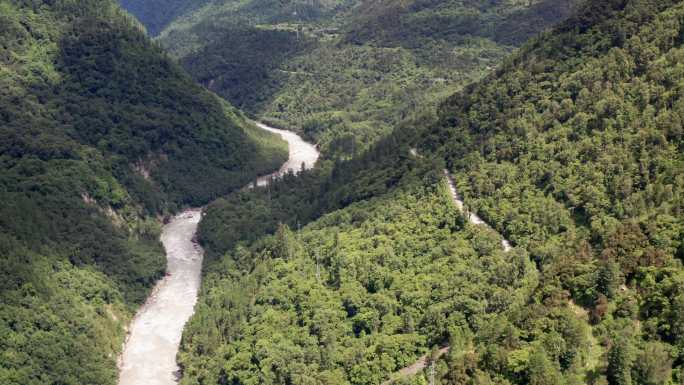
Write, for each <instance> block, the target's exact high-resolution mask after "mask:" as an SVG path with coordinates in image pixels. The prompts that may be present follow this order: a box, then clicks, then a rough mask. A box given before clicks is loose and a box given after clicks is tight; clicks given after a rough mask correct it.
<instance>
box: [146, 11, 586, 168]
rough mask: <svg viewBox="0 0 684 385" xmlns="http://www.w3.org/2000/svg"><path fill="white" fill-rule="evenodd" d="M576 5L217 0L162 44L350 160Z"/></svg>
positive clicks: (180, 23)
mask: <svg viewBox="0 0 684 385" xmlns="http://www.w3.org/2000/svg"><path fill="white" fill-rule="evenodd" d="M575 3H576V1H574V0H541V1H506V2H492V1H467V2H466V1H401V2H397V1H369V2H361V1H352V0H346V1H329V2H309V1H306V2H304V1H302V2H300V1H268V0H249V1H223V2H222V1H216V2H212V3H210V4H207V5H206V6H204V7H202V8H200V9H198V10H196V11H195V12H189V13H187V14H186V15H184V16H181V17H179V18H178V19H177V20H175V21H174V22H172V23H170V24H169V26H168V27H167V28H166V29H165V30H164V31H163V32H162V33H161V34H160V36H159V39H158V41H159V42H160V43H161V44H162V45H163V46H164V47H165V48H167V49H168V50H169V52H170V53H171V54H172V55H173V56H174V57H176V58H177V59H179V60H180V62H181V64H182V65H183V66H184V67H185V68H186V69H187V70H188V72H189V73H190V74H191V75H192V76H193V77H194V78H195V79H196V80H197V81H199V82H200V83H201V84H203V85H205V86H206V87H208V88H209V89H211V90H213V91H215V92H217V93H218V94H220V95H221V96H223V97H225V98H226V99H227V100H229V101H230V102H231V103H232V104H234V105H236V106H238V107H240V108H241V109H243V110H245V111H247V112H248V113H249V114H251V115H254V116H256V117H258V118H259V119H262V120H264V121H267V122H269V123H271V124H273V125H276V126H281V127H286V128H290V129H292V130H295V131H297V132H299V133H302V134H304V135H305V136H306V137H307V138H308V139H309V140H311V141H313V142H316V143H319V144H320V145H321V149H322V152H323V155H324V156H326V157H328V158H330V159H334V158H336V157H342V158H348V157H350V156H352V155H353V154H355V153H357V154H358V153H361V152H362V151H363V150H364V149H367V148H368V146H369V145H370V144H372V143H373V142H375V141H377V140H378V139H379V138H381V137H382V136H385V135H387V134H388V133H389V132H390V131H391V130H392V127H394V126H396V125H397V124H398V123H399V122H400V121H402V120H404V119H406V118H408V117H411V116H413V115H416V114H417V115H421V114H424V111H432V110H433V109H434V107H435V106H436V105H437V103H438V102H439V101H441V100H443V99H444V98H445V97H446V96H448V95H450V94H453V93H454V92H455V91H456V90H458V89H460V88H461V87H462V86H463V85H465V84H468V83H470V82H472V81H474V80H476V79H479V78H480V77H481V76H483V75H484V74H485V73H486V72H487V71H488V70H489V69H491V68H493V67H495V66H496V65H497V64H499V63H500V62H501V60H502V59H503V58H504V57H505V56H506V55H507V54H508V53H510V52H511V51H512V50H513V49H514V48H515V47H516V46H518V45H519V44H520V43H521V42H523V41H525V40H526V39H527V38H528V37H529V36H532V35H534V34H535V33H537V32H539V31H541V30H543V29H545V28H547V27H548V26H550V25H553V24H554V23H556V22H558V21H560V20H562V19H563V18H564V17H565V16H567V15H569V14H570V12H571V10H572V9H573V7H574V4H575ZM523 26H529V27H523Z"/></svg>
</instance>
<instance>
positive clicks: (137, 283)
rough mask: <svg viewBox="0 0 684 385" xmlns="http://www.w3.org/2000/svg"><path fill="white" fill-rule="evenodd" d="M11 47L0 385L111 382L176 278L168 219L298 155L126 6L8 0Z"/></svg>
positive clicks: (7, 47) (6, 46)
mask: <svg viewBox="0 0 684 385" xmlns="http://www.w3.org/2000/svg"><path fill="white" fill-rule="evenodd" d="M0 46H1V47H0V234H1V235H0V254H1V255H0V383H2V384H3V385H4V384H8V385H10V384H21V385H26V384H113V383H115V379H116V365H115V360H116V354H117V352H118V351H119V350H120V348H121V343H122V341H123V334H124V329H123V327H124V325H125V323H126V322H127V321H128V319H129V318H130V316H131V313H132V311H133V310H134V309H135V307H136V306H137V305H139V304H140V303H141V301H142V300H143V299H144V298H145V296H146V294H147V291H148V290H149V288H150V287H151V285H152V284H153V282H154V281H155V279H156V278H157V277H159V276H160V275H161V274H162V273H163V269H164V258H163V250H162V249H161V246H160V244H159V242H158V236H159V234H158V233H159V223H158V220H157V219H156V218H155V216H157V215H161V214H163V213H165V212H168V211H170V210H175V209H177V208H178V207H180V206H181V205H188V204H192V205H198V204H203V203H206V202H207V201H208V200H210V199H212V198H214V197H216V196H218V195H219V194H224V193H226V192H228V191H230V190H231V189H233V188H235V187H237V186H241V185H242V184H243V183H245V182H246V181H249V180H252V179H253V178H254V177H255V175H256V174H257V173H258V172H265V171H267V170H271V169H273V168H277V166H278V165H279V163H280V162H281V160H282V159H283V158H284V157H285V151H284V148H283V147H284V145H283V143H281V142H280V141H279V140H276V139H274V138H273V137H272V136H270V135H265V134H262V133H260V131H259V130H257V129H256V128H253V127H251V126H250V125H249V124H248V123H247V122H246V121H245V119H244V118H243V117H242V116H241V115H240V114H239V113H238V112H237V111H236V110H234V109H233V108H232V107H230V106H229V105H227V104H226V103H225V102H222V101H221V100H220V99H219V98H217V97H216V96H214V95H212V94H210V93H208V92H207V91H206V90H204V89H203V88H202V87H200V86H197V85H195V84H194V83H193V81H192V79H191V78H190V77H189V76H187V75H186V74H185V73H184V72H183V71H182V69H181V68H180V67H178V66H177V65H176V64H174V63H173V62H172V61H171V60H169V59H168V58H167V57H166V55H165V54H164V53H163V52H162V50H161V49H160V48H159V47H158V46H156V45H155V44H154V43H152V42H150V41H149V39H148V38H147V37H146V36H145V35H144V34H143V33H142V32H141V30H140V27H139V25H138V24H137V22H135V21H134V19H132V18H131V17H129V16H127V15H126V14H124V13H123V11H121V10H119V9H118V6H117V5H116V4H115V3H113V2H110V1H106V0H89V1H69V0H58V1H50V2H42V1H38V2H36V1H33V2H31V1H20V0H16V1H8V0H2V1H0ZM265 154H271V155H268V156H266V155H265Z"/></svg>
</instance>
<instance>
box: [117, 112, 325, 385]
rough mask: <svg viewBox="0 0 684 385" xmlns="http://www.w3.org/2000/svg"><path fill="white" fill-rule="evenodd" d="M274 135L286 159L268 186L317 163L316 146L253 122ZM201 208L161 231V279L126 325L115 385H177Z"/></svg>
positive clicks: (197, 268)
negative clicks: (284, 149)
mask: <svg viewBox="0 0 684 385" xmlns="http://www.w3.org/2000/svg"><path fill="white" fill-rule="evenodd" d="M257 125H258V126H259V127H260V128H262V129H264V130H267V131H270V132H273V133H276V134H279V135H280V136H282V137H283V139H284V140H286V141H287V143H288V145H289V153H290V154H289V159H288V160H287V162H285V164H283V166H282V167H281V168H280V170H278V171H277V172H275V173H273V174H270V175H266V176H262V177H260V178H258V180H257V184H258V185H259V186H264V185H267V184H268V183H269V182H270V181H271V178H272V177H274V176H279V175H282V174H284V173H286V172H288V170H290V169H292V170H293V171H294V172H295V173H297V172H298V171H300V170H301V167H302V164H304V165H305V168H311V167H313V165H314V164H315V163H316V160H318V156H319V153H318V151H317V150H316V147H315V146H313V145H312V144H310V143H307V142H305V141H304V140H303V139H302V138H300V137H299V136H298V135H296V134H294V133H292V132H290V131H285V130H279V129H275V128H272V127H268V126H266V125H264V124H260V123H258V124H257ZM201 218H202V209H200V208H195V209H189V210H186V211H184V212H182V213H180V214H178V215H176V216H175V217H174V218H173V219H172V220H171V221H170V222H169V223H168V224H166V225H165V226H164V228H163V231H162V236H161V241H162V243H163V244H164V248H165V250H166V259H167V268H166V271H167V273H166V276H165V277H164V278H163V279H161V280H160V281H159V282H157V284H156V286H155V287H154V289H153V291H152V294H150V296H149V297H148V299H147V301H146V302H145V304H144V305H143V306H142V307H141V308H140V310H139V311H138V313H137V314H136V316H135V318H134V319H133V321H132V322H131V324H130V326H129V333H128V337H127V339H126V342H125V345H124V350H123V353H122V354H121V356H120V357H119V385H173V384H176V383H177V382H178V379H179V368H178V365H177V363H176V354H177V353H178V348H179V345H180V340H181V336H182V334H183V328H184V326H185V323H186V322H187V321H188V319H190V317H191V316H192V314H193V313H194V307H195V303H196V302H197V294H198V292H199V288H200V283H201V280H202V257H203V254H204V252H203V250H202V248H201V247H200V246H199V245H198V244H197V243H196V242H195V241H194V239H195V233H196V232H197V226H198V224H199V222H200V219H201Z"/></svg>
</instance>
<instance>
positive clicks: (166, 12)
mask: <svg viewBox="0 0 684 385" xmlns="http://www.w3.org/2000/svg"><path fill="white" fill-rule="evenodd" d="M120 3H121V6H122V7H123V8H125V9H126V10H127V11H128V12H130V13H131V14H133V15H134V16H135V17H136V18H137V19H138V20H140V21H141V22H142V23H143V24H144V25H145V27H146V29H147V32H148V33H149V34H150V35H151V36H156V35H158V34H159V33H160V32H161V31H163V30H164V28H165V27H166V26H167V25H169V23H171V22H172V21H174V20H175V19H177V18H178V17H180V16H182V15H184V14H186V13H189V12H192V11H194V10H196V9H197V8H200V7H201V6H202V5H204V4H207V3H209V0H195V1H186V0H176V1H170V0H153V1H150V0H121V1H120Z"/></svg>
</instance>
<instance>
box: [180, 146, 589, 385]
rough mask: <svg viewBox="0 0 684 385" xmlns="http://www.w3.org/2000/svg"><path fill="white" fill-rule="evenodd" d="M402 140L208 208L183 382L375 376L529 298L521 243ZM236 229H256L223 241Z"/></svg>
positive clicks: (467, 335)
mask: <svg viewBox="0 0 684 385" xmlns="http://www.w3.org/2000/svg"><path fill="white" fill-rule="evenodd" d="M402 150H404V151H403V153H404V154H408V147H406V146H404V145H397V144H396V142H393V141H392V140H387V141H384V142H382V143H381V144H380V145H379V146H377V147H376V148H375V149H374V151H373V153H371V154H367V155H366V157H365V158H364V159H363V160H358V161H355V162H353V163H349V164H345V165H340V166H339V167H338V169H337V172H335V173H333V174H332V175H331V176H330V177H329V178H328V179H326V181H325V182H323V183H320V184H319V185H317V186H315V187H313V188H312V187H310V186H311V185H310V184H309V183H307V182H300V181H298V180H297V179H296V178H286V179H285V180H284V181H282V182H279V183H276V184H275V185H273V186H272V188H271V189H270V190H269V189H266V188H264V189H260V190H257V191H255V192H253V193H240V194H238V195H237V196H231V197H228V198H226V199H224V200H219V201H218V202H216V203H214V204H212V205H211V206H210V207H208V210H207V217H206V219H205V220H204V221H203V222H202V225H201V226H202V228H201V233H200V236H201V239H202V242H203V244H205V245H206V246H207V247H208V251H209V252H210V258H209V259H208V264H207V268H206V271H207V275H206V279H205V283H204V285H203V286H204V289H203V293H202V295H201V296H200V302H199V304H198V308H197V312H196V315H195V316H194V317H193V319H192V320H191V322H190V323H189V324H188V327H187V328H186V332H185V334H184V337H183V342H182V351H181V354H180V363H181V365H182V367H183V373H184V377H183V379H182V383H183V384H195V383H204V384H220V383H232V384H248V383H254V382H261V383H266V384H288V383H298V384H300V383H304V384H306V383H311V384H314V383H315V384H380V383H381V382H382V381H383V380H385V379H387V378H388V377H389V375H390V374H391V373H392V372H394V371H396V370H398V369H399V368H401V367H403V366H406V365H409V364H410V363H412V362H413V361H415V359H416V358H417V357H418V356H420V355H421V354H423V353H425V352H427V351H429V350H430V347H431V346H433V345H441V344H446V343H452V344H460V343H462V344H465V345H464V346H467V345H468V344H470V342H469V340H470V339H471V338H472V333H473V332H472V331H471V329H470V327H473V326H474V325H477V327H478V328H483V329H485V330H490V331H491V330H492V329H496V325H497V324H498V322H500V320H499V317H505V315H506V314H509V313H510V314H516V313H517V312H520V311H521V310H522V309H523V308H524V307H525V306H526V303H527V301H528V298H529V296H530V295H531V293H532V291H533V290H534V288H535V287H536V282H537V272H536V269H535V267H534V264H533V263H532V262H531V261H530V259H529V257H528V256H527V255H526V254H525V252H524V250H514V251H512V252H509V253H505V252H504V251H503V250H502V249H501V247H500V242H501V238H500V237H499V236H498V235H497V234H495V233H493V232H492V231H491V230H489V229H487V228H485V227H480V226H470V225H467V224H466V223H465V222H466V221H465V220H464V218H463V217H462V216H461V214H459V211H458V210H457V208H456V206H455V205H454V204H453V202H452V201H451V197H450V195H449V193H448V190H447V186H446V183H444V180H443V179H442V178H441V175H442V172H441V167H440V165H439V163H436V164H433V163H432V162H430V161H428V160H421V159H417V158H413V157H410V156H408V155H405V156H398V155H397V154H398V153H399V152H401V151H402ZM310 176H311V175H305V178H306V177H310ZM346 186H349V188H347V187H346ZM364 189H365V191H364ZM311 191H317V192H318V194H311ZM364 193H366V194H368V196H370V198H369V197H368V196H365V197H364V196H363V194H364ZM293 194H296V195H295V196H296V197H300V198H301V200H294V201H293V200H292V198H291V197H292V196H293ZM304 197H311V198H304ZM313 197H316V198H313ZM312 198H313V199H312ZM302 200H303V202H302ZM290 203H294V205H295V207H296V208H295V209H293V208H292V205H290ZM297 205H298V206H297ZM312 206H313V207H316V208H318V209H321V208H323V207H327V209H322V211H318V212H317V214H315V213H314V214H313V215H312V213H311V212H310V211H308V209H309V208H310V207H312ZM335 206H337V207H342V208H341V209H339V210H334V209H333V210H331V209H330V208H331V207H335ZM288 210H291V211H289V214H288ZM326 211H330V213H328V214H324V215H323V216H322V217H321V218H320V219H318V220H315V221H313V222H310V223H308V224H306V225H305V226H304V227H302V228H301V230H297V227H298V226H299V225H302V224H305V223H306V222H308V220H310V218H315V217H317V216H320V215H321V213H324V212H326ZM297 215H299V217H297ZM307 215H312V216H309V217H308V218H307ZM263 217H267V218H270V217H275V218H281V220H282V222H285V223H289V224H290V227H288V225H283V224H281V225H277V224H275V226H274V228H268V227H270V226H271V225H272V223H271V222H269V221H263ZM264 224H265V226H264ZM260 225H261V227H260ZM271 231H274V232H275V235H272V236H263V234H264V232H265V233H269V232H271ZM236 233H237V234H242V233H244V234H245V235H247V234H249V235H250V236H252V237H253V238H252V239H249V238H247V237H243V239H245V241H241V242H231V240H230V238H228V239H226V238H225V237H226V235H227V234H231V235H232V234H236ZM259 234H262V235H261V236H260V237H259V236H258V235H259ZM255 235H256V237H254V236H255ZM221 253H224V254H223V255H222V256H221ZM569 314H571V313H569V312H566V313H562V314H560V315H559V316H560V317H563V319H564V320H565V319H567V320H568V321H571V320H572V317H571V316H570V315H569ZM573 327H575V326H573ZM576 327H581V325H580V326H576ZM573 330H575V329H573ZM576 332H577V333H578V334H579V335H578V340H579V341H581V339H582V338H583V337H584V334H582V329H581V328H580V329H576ZM575 342H576V341H575V340H573V341H572V343H573V344H574V343H575Z"/></svg>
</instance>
